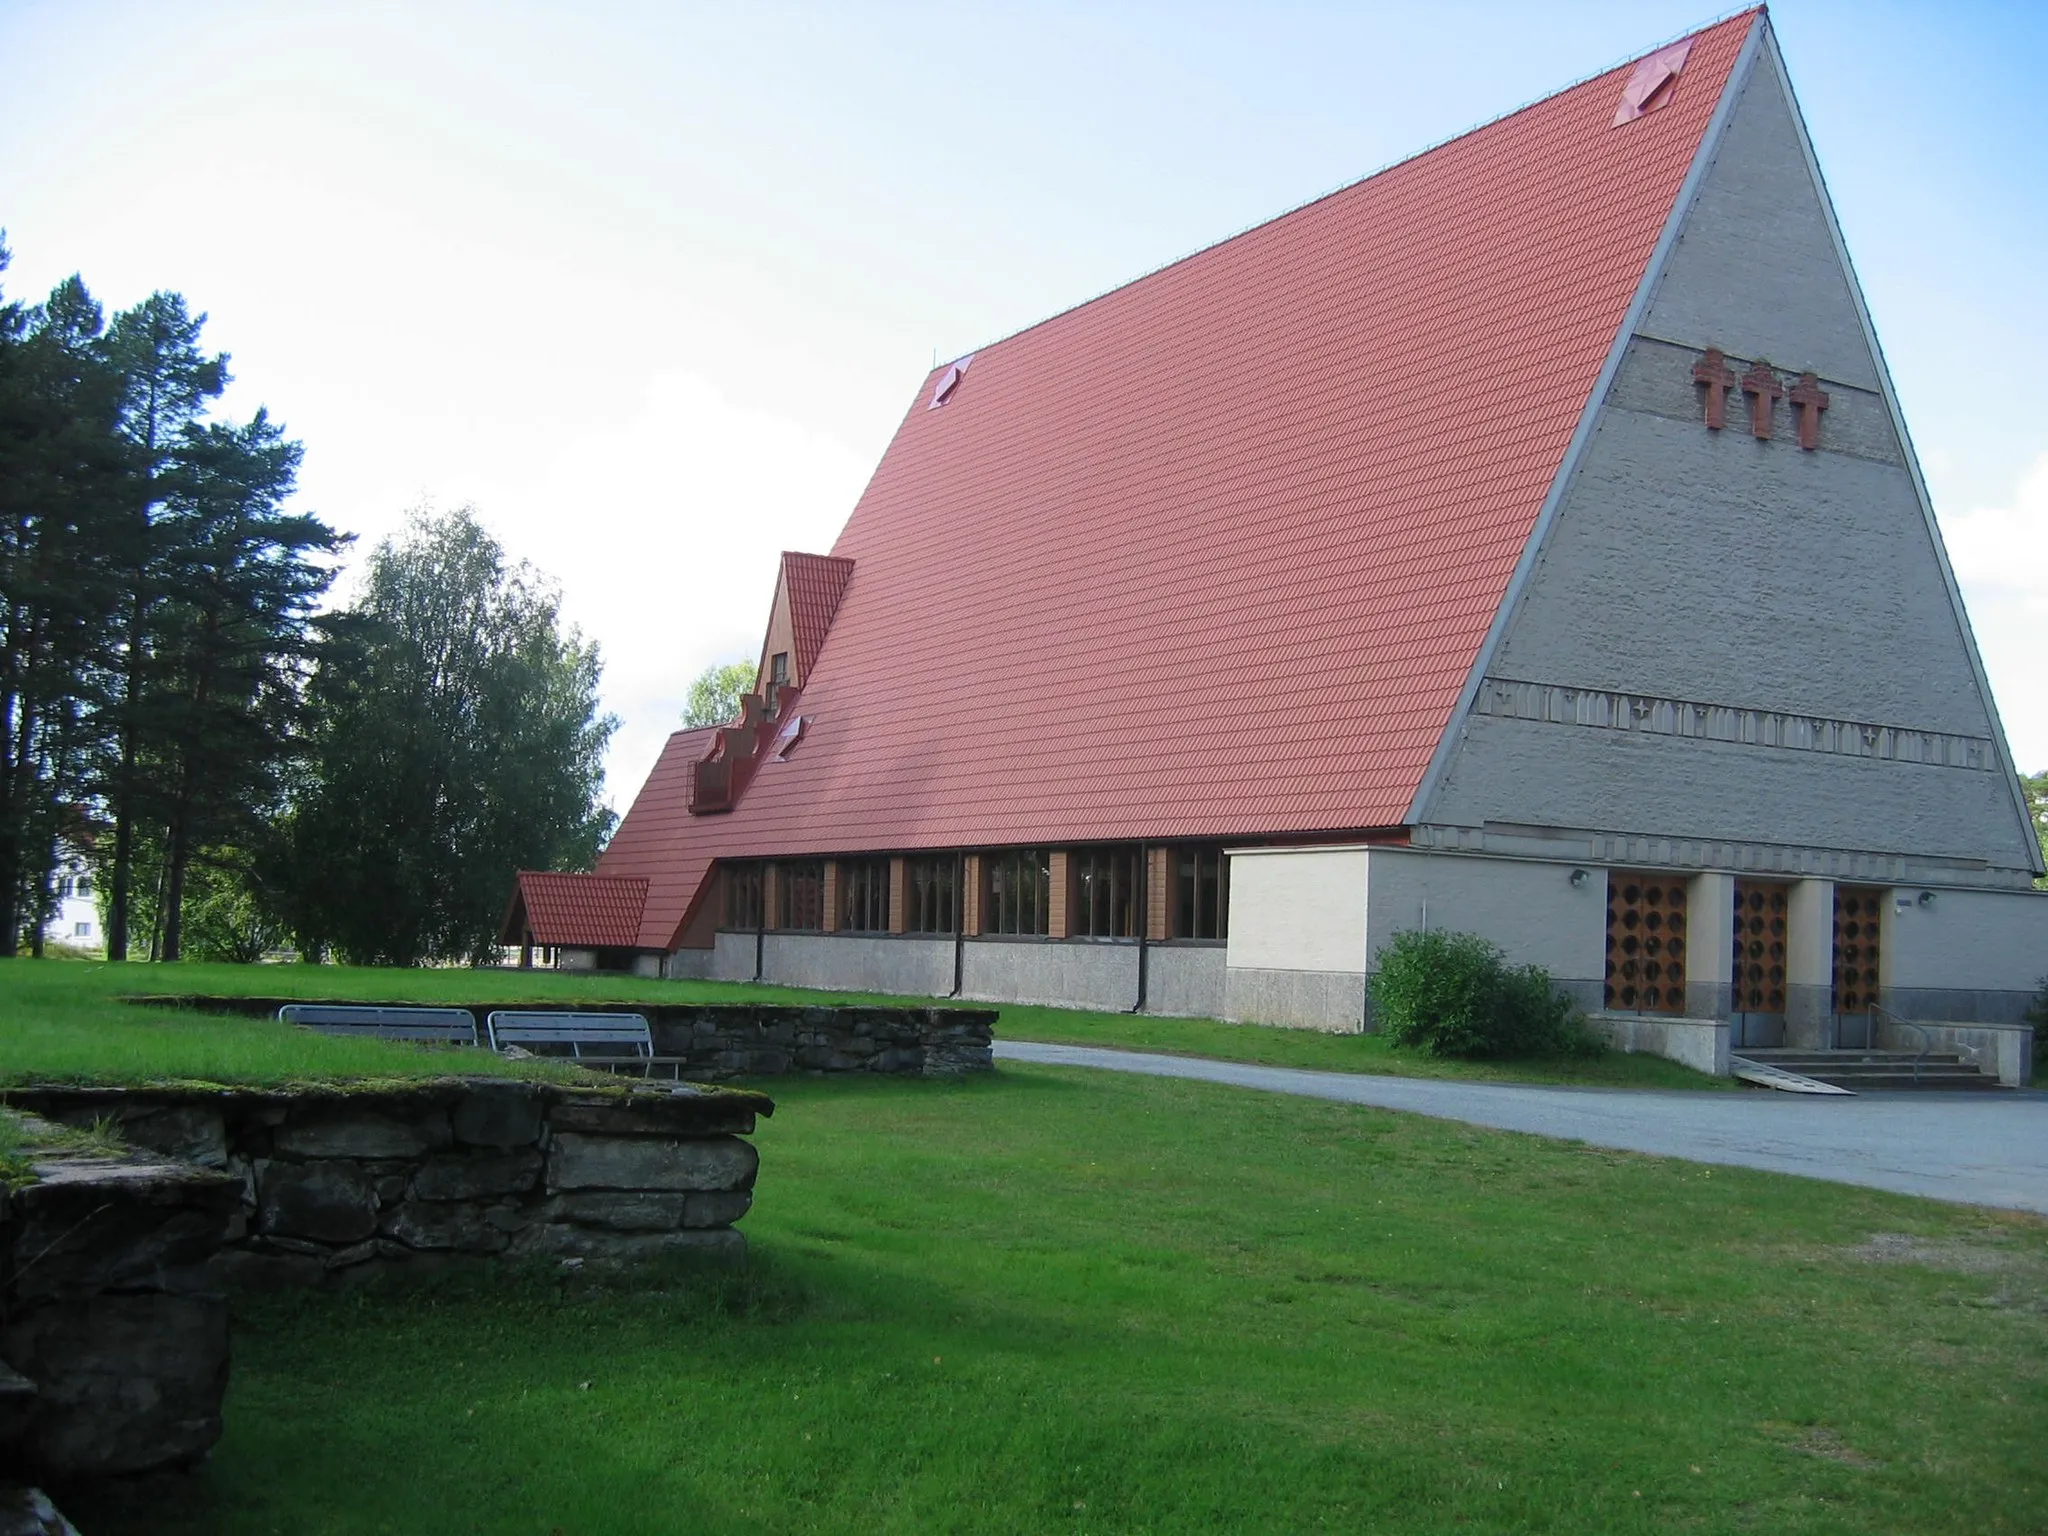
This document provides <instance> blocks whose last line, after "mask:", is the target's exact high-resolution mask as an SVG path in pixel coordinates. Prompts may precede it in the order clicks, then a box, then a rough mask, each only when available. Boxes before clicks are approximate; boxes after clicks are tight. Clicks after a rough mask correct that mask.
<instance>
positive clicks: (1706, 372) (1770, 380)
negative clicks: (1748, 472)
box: [1692, 347, 1828, 450]
mask: <svg viewBox="0 0 2048 1536" xmlns="http://www.w3.org/2000/svg"><path fill="white" fill-rule="evenodd" d="M1692 377H1693V382H1694V383H1696V384H1704V385H1706V387H1707V426H1708V428H1709V429H1710V430H1712V431H1715V432H1718V431H1720V430H1721V429H1722V428H1723V427H1725V426H1727V425H1728V395H1729V393H1730V392H1731V391H1733V390H1736V389H1740V390H1741V392H1742V393H1743V395H1744V396H1746V397H1747V398H1748V401H1749V430H1750V432H1751V434H1752V435H1753V436H1756V437H1760V438H1763V439H1765V440H1766V441H1768V440H1769V438H1770V435H1771V418H1772V416H1773V415H1774V414H1775V413H1776V410H1777V404H1778V402H1779V401H1780V400H1786V401H1789V402H1790V403H1791V404H1792V406H1793V408H1794V409H1795V410H1797V411H1798V412H1799V446H1800V447H1801V448H1805V449H1808V450H1812V449H1815V448H1818V447H1819V446H1820V413H1821V412H1822V411H1824V410H1826V409H1827V408H1828V392H1827V391H1826V390H1824V389H1822V388H1821V387H1820V380H1819V379H1818V378H1816V377H1815V376H1814V375H1813V374H1811V373H1802V374H1800V375H1799V377H1798V378H1796V379H1794V380H1793V381H1792V384H1791V386H1790V387H1789V388H1788V387H1787V386H1786V384H1785V381H1784V380H1783V379H1781V378H1780V377H1779V376H1778V372H1777V370H1776V369H1775V368H1773V367H1771V365H1770V364H1769V363H1761V362H1759V363H1752V364H1750V366H1749V371H1748V372H1747V373H1745V374H1743V375H1741V376H1740V377H1739V378H1738V377H1737V376H1736V373H1735V370H1734V369H1733V368H1731V367H1729V366H1728V359H1727V357H1726V355H1725V354H1723V353H1722V351H1721V349H1720V348H1719V347H1709V348H1707V350H1706V352H1705V353H1704V354H1703V355H1702V356H1701V358H1700V360H1699V361H1698V362H1697V363H1694V364H1693V367H1692Z"/></svg>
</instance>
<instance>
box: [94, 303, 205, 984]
mask: <svg viewBox="0 0 2048 1536" xmlns="http://www.w3.org/2000/svg"><path fill="white" fill-rule="evenodd" d="M205 324H206V316H205V315H203V314H201V315H194V314H192V313H191V312H190V311H189V310H188V309H187V308H186V304H185V300H184V299H183V298H182V297H181V296H180V295H178V294H175V293H162V292H159V293H153V294H151V295H150V296H149V297H148V298H147V299H145V300H143V301H142V303H140V304H138V305H136V306H135V307H134V308H133V309H129V310H125V311H123V312H122V313H121V314H119V315H117V316H116V317H115V319H114V323H113V325H112V326H111V327H110V328H109V331H108V335H107V346H106V350H107V355H108V357H109V358H110V359H111V360H112V362H113V364H114V366H115V367H116V368H118V369H119V370H120V372H121V375H122V380H123V396H122V409H121V430H122V432H123V433H124V434H125V435H126V437H127V438H128V440H129V441H130V442H131V443H132V444H133V445H134V447H135V450H136V453H137V455H138V456H139V460H140V464H141V480H140V484H139V486H138V489H137V493H136V495H135V497H134V500H133V503H132V505H131V506H130V508H129V515H128V527H127V529H126V530H125V537H124V538H123V540H122V547H123V549H124V551H125V559H124V561H123V563H122V566H121V573H122V578H123V585H124V591H123V593H122V629H121V640H120V655H119V665H118V668H117V670H116V672H115V675H114V680H113V690H112V698H111V700H110V709H111V713H112V716H113V719H114V724H115V730H116V735H117V745H116V751H115V754H114V762H113V764H112V765H111V768H110V771H109V772H108V774H107V777H106V784H105V794H104V799H105V801H106V804H107V807H108V809H109V811H110V812H111V815H112V819H113V824H114V837H113V847H112V849H111V850H110V852H109V856H108V858H107V861H106V862H107V874H106V877H105V878H106V881H107V887H108V900H107V958H108V959H110V960H125V959H126V958H127V957H128V943H129V915H130V907H131V905H132V890H133V884H134V867H135V838H136V831H137V828H138V825H139V824H140V822H141V819H142V818H143V817H144V816H145V815H147V814H148V813H149V812H150V811H151V810H152V809H154V810H156V811H157V812H159V813H161V811H162V810H163V807H162V806H161V805H157V806H151V805H150V804H149V803H148V799H147V791H148V789H149V787H150V786H149V785H148V783H147V781H146V779H145V775H144V773H143V760H144V756H145V754H146V753H147V751H148V750H149V746H150V743H151V741H152V740H153V739H154V737H155V735H156V733H157V732H158V730H159V729H160V728H161V722H160V721H159V720H157V719H156V713H157V711H156V708H155V706H156V702H157V701H156V699H155V697H154V695H153V687H154V684H155V682H156V678H155V675H154V672H153V667H152V660H153V652H154V634H153V628H152V626H153V624H154V623H155V620H156V616H157V609H158V606H159V604H160V603H161V601H162V598H163V592H164V582H165V571H166V565H167V562H168V559H169V554H170V552H169V551H168V550H167V548H166V539H165V536H164V530H163V528H162V527H161V526H160V524H159V521H158V516H157V514H158V509H159V507H160V506H161V504H162V501H163V498H164V495H165V492H166V485H165V477H166V472H167V471H168V470H169V469H170V467H171V462H172V459H173V457H174V456H175V454H176V452H177V450H178V447H179V445H180V444H181V443H182V441H183V439H184V434H185V430H186V429H187V428H188V427H190V426H191V425H192V424H193V423H194V422H196V421H197V420H198V419H199V417H200V416H201V415H202V414H203V413H204V412H205V410H206V408H207V405H208V403H209V402H211V401H212V400H214V399H216V398H218V397H219V395H220V394H221V392H222V391H223V390H224V389H226V388H227V385H228V379H229V375H228V367H227V365H228V359H227V355H226V354H225V353H216V354H214V355H213V356H208V355H207V354H206V353H205V351H203V350H202V348H201V347H200V343H199V337H200V332H201V330H202V329H203V328H204V327H205Z"/></svg>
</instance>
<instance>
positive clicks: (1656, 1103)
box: [996, 1040, 2048, 1212]
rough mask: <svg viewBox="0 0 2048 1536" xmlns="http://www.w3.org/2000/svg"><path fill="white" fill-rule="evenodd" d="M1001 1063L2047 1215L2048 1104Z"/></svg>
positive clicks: (1118, 1054)
mask: <svg viewBox="0 0 2048 1536" xmlns="http://www.w3.org/2000/svg"><path fill="white" fill-rule="evenodd" d="M996 1057H997V1059H998V1060H1001V1061H1033V1062H1047V1063H1051V1064H1054V1065H1058V1066H1070V1067H1098V1068H1101V1069H1103V1070H1106V1071H1110V1072H1138V1073H1144V1074H1147V1075H1149V1076H1153V1077H1186V1078H1194V1079H1196V1080H1198V1081H1201V1082H1209V1083H1229V1084H1231V1085H1233V1086H1235V1087H1239V1088H1262V1089H1265V1090H1266V1091H1267V1092H1270V1093H1296V1094H1301V1095H1303V1096H1305V1097H1308V1098H1315V1099H1338V1100H1341V1101H1342V1102H1344V1103H1347V1104H1371V1105H1374V1106H1376V1107H1378V1108H1380V1109H1402V1110H1407V1111H1409V1112H1411V1113H1413V1114H1418V1115H1433V1116H1435V1117H1436V1118H1438V1119H1440V1120H1462V1121H1464V1122H1465V1123H1466V1124H1468V1125H1487V1126H1492V1127H1494V1128H1495V1129H1496V1130H1503V1131H1527V1132H1529V1133H1530V1134H1532V1135H1536V1136H1559V1137H1566V1138H1570V1139H1572V1140H1576V1141H1586V1142H1591V1143H1593V1144H1594V1145H1595V1146H1602V1147H1620V1148H1623V1149H1625V1150H1627V1151H1631V1152H1654V1153H1657V1154H1658V1155H1660V1156H1663V1157H1683V1158H1688V1159H1690V1160H1691V1161H1693V1162H1696V1163H1732V1164H1735V1165H1737V1166H1739V1167H1743V1168H1763V1169H1767V1170H1769V1171H1770V1172H1772V1173H1797V1174H1803V1175H1805V1176H1806V1177H1807V1178H1812V1179H1832V1180H1835V1181H1836V1182H1838V1183H1843V1184H1867V1185H1870V1186H1871V1187H1873V1188H1876V1189H1889V1190H1895V1191H1897V1192H1898V1193H1900V1194H1904V1195H1927V1196H1931V1197H1932V1198H1934V1199H1936V1200H1952V1201H1955V1202H1957V1203H1958V1204H1963V1205H2003V1206H2011V1207H2013V1208H2014V1209H2017V1210H2023V1211H2041V1212H2048V1093H2040V1092H2033V1091H2022V1092H2017V1093H2011V1092H2008V1093H1996V1094H1992V1093H1870V1094H1858V1095H1857V1096H1856V1097H1854V1098H1833V1097H1828V1098H1818V1097H1815V1098H1809V1097H1806V1096H1804V1095H1800V1094H1791V1093H1769V1092H1764V1091H1761V1090H1758V1091H1746V1092H1742V1093H1686V1092H1683V1091H1678V1092H1645V1091H1641V1090H1637V1089H1631V1088H1546V1087H1537V1086H1534V1085H1528V1086H1524V1085H1521V1084H1515V1083H1459V1082H1444V1081H1441V1080H1434V1079H1429V1078H1414V1077H1372V1076H1366V1075H1364V1074H1353V1073H1347V1072H1297V1071H1293V1070H1291V1069H1288V1068H1285V1067H1252V1066H1243V1065H1240V1064H1238V1063H1236V1062H1228V1061H1205V1060H1200V1059H1197V1058H1194V1057H1187V1056H1155V1055H1151V1054H1149V1053H1146V1052H1142V1051H1106V1050H1098V1049H1095V1048H1094V1047H1092V1046H1080V1045H1034V1044H1031V1043H1029V1042H1026V1041H1021V1040H998V1041H997V1042H996Z"/></svg>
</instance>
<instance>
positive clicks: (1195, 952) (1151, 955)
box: [1145, 944, 1227, 1019]
mask: <svg viewBox="0 0 2048 1536" xmlns="http://www.w3.org/2000/svg"><path fill="white" fill-rule="evenodd" d="M1226 953H1227V952H1226V951H1225V949H1224V947H1223V946H1222V945H1221V944H1154V945H1151V946H1150V947H1149V948H1148V949H1147V951H1146V960H1145V966H1146V975H1145V1011H1146V1012H1147V1013H1157V1014H1166V1015H1170V1016H1172V1017H1174V1018H1182V1019H1220V1018H1222V1017H1223V1008H1224V982H1223V974H1224V970H1225V965H1224V957H1225V955H1226Z"/></svg>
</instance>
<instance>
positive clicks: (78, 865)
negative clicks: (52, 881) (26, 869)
mask: <svg viewBox="0 0 2048 1536" xmlns="http://www.w3.org/2000/svg"><path fill="white" fill-rule="evenodd" d="M56 894H57V910H56V911H55V912H53V913H52V914H51V916H50V920H49V921H48V922H47V923H45V924H43V942H44V943H45V944H67V945H69V946H70V947H71V948H73V949H95V950H96V949H104V948H105V947H106V942H107V940H106V935H105V934H103V933H101V932H100V909H99V903H98V901H96V900H95V899H94V895H93V874H92V866H91V865H90V864H88V863H86V861H85V858H84V856H83V855H81V854H78V853H75V852H73V851H72V850H70V849H68V848H65V849H60V850H59V852H58V855H57V891H56Z"/></svg>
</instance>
